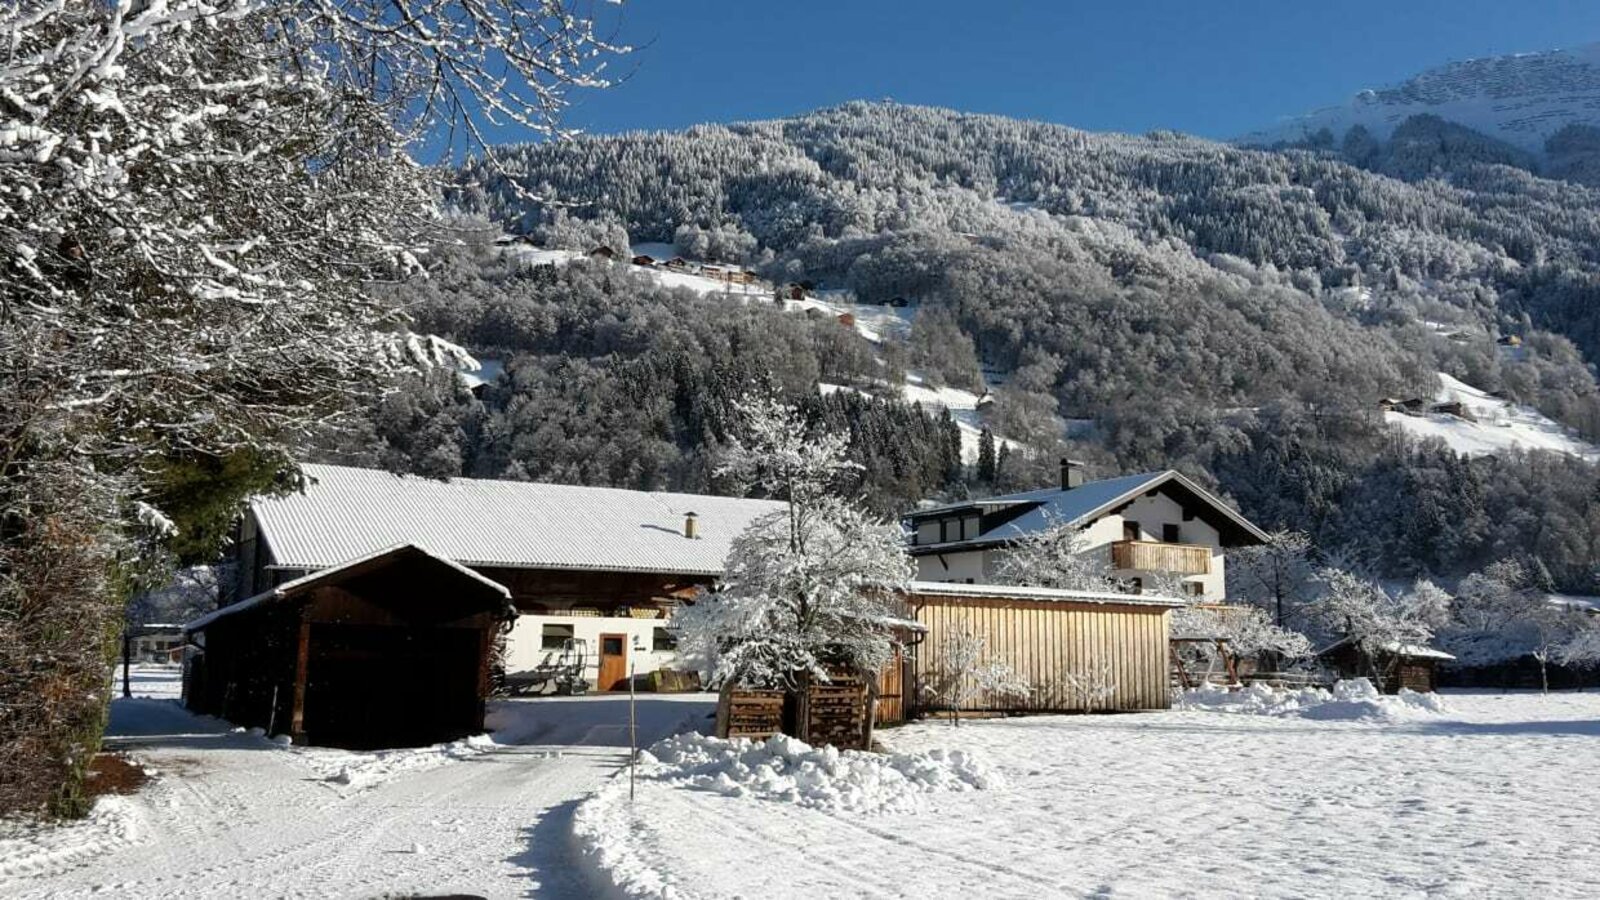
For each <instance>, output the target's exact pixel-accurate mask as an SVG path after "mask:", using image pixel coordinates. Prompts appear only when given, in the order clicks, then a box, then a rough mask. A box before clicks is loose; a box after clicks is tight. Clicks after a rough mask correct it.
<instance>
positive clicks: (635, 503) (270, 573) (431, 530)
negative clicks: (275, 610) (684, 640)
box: [230, 464, 782, 694]
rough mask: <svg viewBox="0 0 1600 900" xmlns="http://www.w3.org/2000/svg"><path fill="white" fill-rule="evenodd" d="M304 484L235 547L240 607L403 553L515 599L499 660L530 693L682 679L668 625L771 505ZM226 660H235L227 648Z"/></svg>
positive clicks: (243, 526) (336, 475) (263, 514)
mask: <svg viewBox="0 0 1600 900" xmlns="http://www.w3.org/2000/svg"><path fill="white" fill-rule="evenodd" d="M302 470H303V472H304V474H305V476H306V484H305V486H304V489H303V490H302V491H299V492H295V493H290V494H286V495H284V496H276V497H261V498H257V499H255V500H253V501H252V502H251V504H250V508H249V509H248V511H247V512H246V513H245V515H244V517H243V519H242V520H241V521H240V523H239V527H238V531H237V533H236V535H235V539H234V542H233V554H234V559H233V563H234V566H233V570H234V573H235V580H234V583H233V584H232V585H231V586H230V591H231V595H232V596H233V597H255V596H257V595H259V594H262V593H263V592H267V591H270V590H272V589H274V588H275V587H282V586H284V585H286V584H290V583H297V582H298V581H299V580H301V579H303V578H305V577H306V576H308V575H313V574H317V573H323V572H327V571H329V570H333V569H337V568H339V567H341V566H344V565H346V564H347V562H348V561H349V560H354V559H362V558H365V557H367V556H369V555H371V554H373V553H377V552H379V551H381V550H384V549H385V548H390V547H394V546H396V545H401V544H413V545H415V546H417V547H425V548H427V550H428V551H429V552H430V553H432V554H434V555H436V556H438V557H439V558H441V559H445V560H450V561H451V562H452V563H454V564H456V565H458V566H461V567H465V568H466V569H469V570H471V572H472V573H474V574H475V575H477V576H481V577H482V578H484V579H487V580H488V581H489V582H491V583H492V584H494V585H496V586H499V587H502V588H503V589H504V590H506V591H508V592H509V594H510V597H511V603H512V605H513V606H514V607H515V610H516V613H517V615H516V617H515V623H514V624H513V625H512V626H511V628H510V632H509V633H508V634H507V635H506V637H505V641H504V645H505V646H504V650H503V653H502V654H501V656H500V657H499V659H498V660H497V663H499V664H501V665H502V668H503V674H504V675H505V677H506V679H507V681H508V683H515V685H516V687H517V690H518V691H519V692H520V693H528V694H537V693H556V692H565V691H568V690H574V689H579V688H580V686H581V689H582V690H590V691H609V690H626V689H627V687H628V677H627V673H628V672H629V671H630V670H631V671H633V672H635V673H636V677H637V680H638V682H639V684H641V685H646V684H657V683H660V684H677V683H682V680H683V679H681V678H674V677H672V676H675V675H677V674H680V673H679V672H678V671H677V667H678V665H679V660H678V655H677V651H676V647H675V643H674V639H673V635H672V633H671V632H670V631H669V630H668V629H667V627H666V625H667V615H668V614H669V612H670V611H671V610H672V608H673V607H674V606H675V605H676V604H677V603H678V602H679V601H681V600H684V599H687V598H690V597H692V596H693V595H694V594H695V592H696V591H697V590H699V589H700V588H701V587H703V586H706V585H710V584H713V583H714V582H715V581H716V580H717V578H718V577H719V576H720V575H721V574H722V566H723V561H724V560H725V559H726V557H727V554H728V548H729V545H730V543H731V542H732V540H733V538H734V536H736V535H737V534H739V533H740V532H741V531H743V530H744V529H745V528H746V527H747V526H748V525H749V524H750V522H751V521H753V520H754V519H755V518H756V517H758V516H761V515H764V514H767V513H771V512H774V511H776V510H779V509H781V508H782V504H781V503H777V502H774V501H770V500H747V499H739V498H733V497H707V496H703V495H698V494H676V493H668V492H661V491H630V490H620V489H615V488H595V487H580V486H576V485H559V484H536V483H531V482H514V481H491V480H480V479H472V478H455V479H451V480H449V481H442V480H438V479H430V478H421V477H416V476H403V475H394V474H391V473H389V472H383V471H378V470H372V469H357V468H350V467H346V466H326V465H310V464H308V465H305V466H302ZM230 652H231V651H230Z"/></svg>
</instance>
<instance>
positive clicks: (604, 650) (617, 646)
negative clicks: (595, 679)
mask: <svg viewBox="0 0 1600 900" xmlns="http://www.w3.org/2000/svg"><path fill="white" fill-rule="evenodd" d="M596 687H598V688H599V689H600V690H602V691H623V690H627V688H628V636H627V635H625V634H602V635H600V683H599V684H598V685H596Z"/></svg>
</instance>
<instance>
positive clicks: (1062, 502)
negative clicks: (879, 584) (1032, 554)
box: [912, 469, 1267, 550]
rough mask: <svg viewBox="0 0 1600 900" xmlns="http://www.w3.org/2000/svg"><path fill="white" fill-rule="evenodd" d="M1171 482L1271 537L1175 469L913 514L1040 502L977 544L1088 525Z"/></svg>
mask: <svg viewBox="0 0 1600 900" xmlns="http://www.w3.org/2000/svg"><path fill="white" fill-rule="evenodd" d="M1168 483H1174V484H1177V485H1180V486H1181V487H1183V488H1185V489H1187V490H1188V491H1189V492H1191V493H1193V494H1194V495H1195V496H1196V497H1198V498H1199V499H1200V501H1201V502H1202V503H1204V504H1206V505H1207V506H1209V507H1210V508H1211V509H1212V510H1214V511H1215V512H1216V513H1217V514H1218V515H1219V516H1221V517H1222V518H1223V519H1225V520H1227V521H1228V522H1229V523H1230V524H1232V525H1233V526H1235V527H1236V528H1238V529H1239V530H1240V531H1243V532H1244V533H1245V534H1247V535H1249V536H1250V537H1252V538H1254V539H1256V540H1258V541H1264V540H1266V537H1267V536H1266V534H1265V533H1264V532H1262V531H1261V529H1259V528H1257V527H1256V526H1255V525H1254V524H1252V523H1251V522H1250V521H1249V520H1248V519H1246V518H1245V517H1244V516H1241V515H1240V514H1239V513H1237V512H1235V511H1234V510H1233V508H1232V507H1230V506H1228V505H1227V504H1226V503H1223V502H1222V500H1221V499H1219V498H1218V497H1216V496H1215V495H1213V494H1212V493H1211V492H1210V491H1207V490H1206V489H1205V488H1202V487H1200V486H1199V485H1198V484H1195V483H1194V482H1193V481H1190V480H1189V479H1188V478H1186V477H1184V476H1183V475H1182V474H1181V473H1179V472H1176V471H1174V470H1172V469H1167V470H1165V471H1161V472H1145V473H1142V474H1139V475H1124V476H1122V477H1120V478H1107V479H1104V480H1102V481H1090V482H1088V483H1086V484H1083V485H1081V486H1079V487H1075V488H1072V489H1071V490H1062V489H1060V488H1049V489H1045V490H1037V491H1025V492H1022V493H1018V494H1003V495H1001V496H998V497H984V498H981V499H977V500H970V501H967V502H964V503H953V504H948V505H945V506H936V507H932V508H929V509H919V510H916V511H915V512H914V513H912V515H913V516H917V517H921V516H926V515H928V514H929V513H940V512H947V511H954V510H959V509H969V508H971V507H974V506H995V507H1005V506H1019V505H1023V504H1034V505H1035V508H1034V509H1031V510H1029V511H1027V512H1025V513H1023V514H1022V515H1020V516H1018V517H1017V518H1015V519H1012V520H1011V521H1009V522H1005V523H1003V524H1001V525H998V526H996V527H994V528H992V529H990V530H988V531H986V532H984V533H983V534H981V535H979V536H978V537H977V538H976V539H975V541H976V542H992V541H1007V540H1012V539H1015V538H1019V537H1022V536H1023V535H1027V534H1032V533H1034V532H1039V531H1044V530H1046V529H1048V528H1050V527H1051V526H1052V525H1055V524H1057V523H1066V524H1069V525H1081V524H1084V523H1086V522H1089V521H1091V520H1093V519H1096V518H1098V517H1100V516H1102V515H1104V514H1106V513H1107V512H1109V511H1111V510H1112V509H1114V508H1116V507H1118V506H1121V505H1122V504H1124V503H1126V502H1128V501H1130V500H1133V499H1134V498H1136V497H1138V496H1139V495H1140V494H1143V493H1146V492H1148V491H1152V490H1155V489H1156V488H1158V487H1160V486H1162V485H1163V484H1168ZM965 543H972V541H954V542H950V543H948V544H943V545H932V546H935V547H938V546H953V545H959V544H965ZM928 548H929V545H924V546H922V547H919V548H918V549H919V550H927V549H928Z"/></svg>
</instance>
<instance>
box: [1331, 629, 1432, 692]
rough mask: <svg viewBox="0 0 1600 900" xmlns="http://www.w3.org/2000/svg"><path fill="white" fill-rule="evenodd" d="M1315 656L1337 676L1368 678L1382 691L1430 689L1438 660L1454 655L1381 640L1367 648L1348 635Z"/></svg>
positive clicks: (1422, 690)
mask: <svg viewBox="0 0 1600 900" xmlns="http://www.w3.org/2000/svg"><path fill="white" fill-rule="evenodd" d="M1317 659H1318V661H1320V662H1321V663H1322V664H1323V665H1324V666H1326V667H1327V668H1328V669H1330V670H1332V672H1333V673H1334V674H1336V675H1338V676H1339V677H1340V678H1371V679H1372V680H1373V682H1374V683H1375V684H1377V686H1378V689H1379V690H1381V691H1383V692H1384V693H1385V694H1398V693H1400V689H1401V688H1406V689H1407V690H1413V691H1419V692H1430V691H1435V690H1438V688H1439V664H1440V663H1442V662H1449V661H1451V660H1453V659H1455V657H1454V656H1451V655H1450V654H1448V653H1446V652H1444V651H1443V650H1437V649H1435V648H1433V647H1426V646H1423V645H1421V644H1398V643H1390V644H1384V645H1383V646H1382V647H1381V648H1379V649H1378V650H1377V651H1375V652H1368V651H1366V650H1364V649H1362V647H1361V646H1360V645H1358V644H1357V643H1356V642H1354V641H1351V640H1349V639H1348V638H1347V639H1345V640H1342V641H1339V642H1338V643H1336V644H1334V645H1333V646H1331V647H1328V648H1327V649H1326V650H1323V651H1322V652H1320V653H1318V654H1317Z"/></svg>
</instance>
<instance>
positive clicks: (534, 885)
mask: <svg viewBox="0 0 1600 900" xmlns="http://www.w3.org/2000/svg"><path fill="white" fill-rule="evenodd" d="M118 689H119V692H120V684H119V686H118ZM134 689H135V693H136V694H139V695H141V696H137V697H135V698H134V699H131V700H121V699H119V700H117V701H115V702H114V703H113V705H112V724H111V738H110V739H109V740H108V741H107V743H108V746H109V747H110V748H111V749H119V750H125V751H128V752H130V753H131V754H132V755H133V756H134V757H135V758H136V759H138V760H140V761H141V762H143V763H144V764H145V765H146V767H147V769H148V770H149V771H150V772H151V773H152V775H153V777H152V780H151V782H150V783H149V784H148V785H147V786H146V787H145V788H144V790H142V791H141V792H140V793H139V794H138V795H136V796H132V797H110V798H104V799H102V800H101V801H100V802H99V804H98V805H97V806H96V808H95V811H94V814H93V815H92V816H91V817H90V818H89V819H88V820H86V821H83V822H79V823H75V824H71V825H67V826H64V827H57V828H50V829H44V830H30V829H20V828H17V827H14V826H13V827H10V828H7V827H6V826H4V825H3V824H0V897H6V898H31V897H41V898H42V897H52V898H53V897H82V896H90V895H95V896H103V897H119V898H141V897H151V898H158V897H163V898H164V897H376V896H385V895H399V896H415V895H418V894H431V895H438V894H450V893H462V894H469V895H472V894H475V895H479V896H485V897H524V896H531V895H536V896H541V897H563V898H565V897H587V896H590V890H589V887H588V885H587V882H586V881H585V877H584V875H583V873H582V870H581V869H580V868H579V865H578V860H577V859H576V857H575V855H574V854H572V853H571V852H570V846H571V844H570V840H569V837H568V835H569V832H570V821H571V817H572V810H573V807H574V805H575V804H576V802H577V800H578V799H579V798H580V797H582V796H583V795H584V794H586V793H588V792H589V791H592V790H594V789H595V788H596V787H598V786H599V785H600V784H602V783H603V782H604V781H605V780H606V779H607V778H609V777H610V776H611V775H612V774H614V773H615V772H617V771H618V769H619V768H621V767H622V766H623V764H624V763H625V762H626V759H627V749H626V747H627V703H628V700H627V697H626V695H622V696H618V695H601V696H592V697H579V698H547V699H531V700H514V701H507V702H504V703H498V704H496V705H495V707H494V709H493V711H492V713H491V719H490V725H491V726H492V727H494V728H496V729H497V730H496V732H495V734H494V735H493V739H492V740H490V739H485V738H478V739H472V740H469V741H462V742H457V744H452V745H445V746H444V747H433V748H421V749H418V750H407V751H389V752H386V753H351V752H347V751H341V750H332V749H324V748H311V747H305V748H288V749H286V748H283V747H280V746H278V745H276V744H274V743H272V742H270V741H267V740H266V739H264V738H261V737H259V736H256V735H252V734H248V733H244V732H240V731H235V730H234V729H233V728H231V727H230V726H229V725H228V724H227V723H225V722H221V721H218V720H216V719H210V718H203V717H196V716H192V715H190V714H189V713H187V712H186V711H184V710H183V709H182V708H180V707H179V706H178V705H177V704H176V701H175V700H174V699H173V698H174V697H176V695H177V679H176V670H175V669H163V668H155V667H152V668H138V669H136V670H135V683H134ZM712 705H713V701H712V700H711V699H710V698H709V697H707V696H706V695H698V694H695V695H675V696H654V695H648V696H646V695H641V697H640V701H639V711H640V722H641V726H640V738H641V740H644V741H647V742H648V741H653V740H656V739H658V738H661V737H664V736H666V735H669V734H674V733H678V732H680V731H684V730H687V729H692V728H694V727H696V726H701V725H704V724H705V723H706V719H705V716H706V714H707V713H709V712H710V711H711V708H712Z"/></svg>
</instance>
